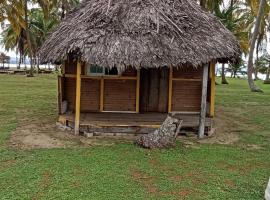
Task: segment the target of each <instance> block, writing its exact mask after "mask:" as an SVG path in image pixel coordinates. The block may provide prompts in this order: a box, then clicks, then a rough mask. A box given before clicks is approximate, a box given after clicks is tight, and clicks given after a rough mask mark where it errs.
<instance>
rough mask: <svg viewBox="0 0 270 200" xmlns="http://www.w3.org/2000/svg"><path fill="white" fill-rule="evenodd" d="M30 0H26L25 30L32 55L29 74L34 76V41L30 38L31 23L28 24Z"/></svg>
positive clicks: (30, 55) (30, 54)
mask: <svg viewBox="0 0 270 200" xmlns="http://www.w3.org/2000/svg"><path fill="white" fill-rule="evenodd" d="M27 3H28V0H24V20H25V27H26V28H25V32H26V40H27V44H28V48H29V57H30V70H29V76H30V77H32V76H34V67H33V49H32V43H31V39H30V32H29V24H28V6H27Z"/></svg>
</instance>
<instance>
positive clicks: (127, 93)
mask: <svg viewBox="0 0 270 200" xmlns="http://www.w3.org/2000/svg"><path fill="white" fill-rule="evenodd" d="M74 69H75V70H74ZM65 74H66V75H72V76H66V77H62V78H63V82H62V87H63V91H62V95H63V97H62V100H66V101H67V102H68V110H69V111H71V112H73V113H74V112H75V100H76V78H75V74H76V62H69V63H66V65H65ZM82 74H84V65H83V66H82ZM73 75H74V76H73ZM122 76H123V77H131V76H132V77H134V80H117V79H105V80H104V109H103V110H104V111H131V112H135V111H136V76H137V70H135V69H132V68H128V69H127V70H125V71H124V72H123V74H122ZM81 81H82V82H81V112H99V111H100V89H101V80H100V79H99V78H98V77H94V78H93V79H92V78H87V77H83V78H82V80H81ZM59 109H60V107H59Z"/></svg>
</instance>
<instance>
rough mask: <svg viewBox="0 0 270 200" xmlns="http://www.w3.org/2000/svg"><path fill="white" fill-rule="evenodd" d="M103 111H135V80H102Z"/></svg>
mask: <svg viewBox="0 0 270 200" xmlns="http://www.w3.org/2000/svg"><path fill="white" fill-rule="evenodd" d="M104 111H133V112H135V111H136V80H104Z"/></svg>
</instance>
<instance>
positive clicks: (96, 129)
mask: <svg viewBox="0 0 270 200" xmlns="http://www.w3.org/2000/svg"><path fill="white" fill-rule="evenodd" d="M166 117H167V114H165V113H145V114H136V113H81V120H80V129H79V130H80V133H81V134H85V135H86V136H88V137H89V136H132V135H140V134H148V133H150V132H152V131H154V130H155V129H157V128H159V127H160V125H161V124H162V122H163V121H164V120H165V119H166ZM175 117H177V118H179V119H182V120H183V124H182V128H181V130H180V133H179V134H182V135H183V134H186V133H197V131H198V127H199V115H194V114H176V115H175ZM59 121H61V123H62V124H65V125H66V126H68V127H72V128H74V125H75V115H74V114H65V115H60V116H59ZM212 127H213V119H212V118H210V117H207V118H206V119H205V134H206V135H208V134H209V133H211V130H212Z"/></svg>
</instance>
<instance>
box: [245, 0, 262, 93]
mask: <svg viewBox="0 0 270 200" xmlns="http://www.w3.org/2000/svg"><path fill="white" fill-rule="evenodd" d="M265 4H266V0H260V6H259V10H258V14H257V18H256V22H255V27H254V32H253V35H252V39H251V44H250V51H249V58H248V84H249V87H250V90H251V91H252V92H262V90H261V89H260V88H258V87H257V86H256V85H255V83H254V80H253V77H252V75H253V69H254V68H253V54H254V50H255V45H256V41H257V37H258V36H259V32H260V25H261V22H262V19H263V15H264V9H265Z"/></svg>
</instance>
